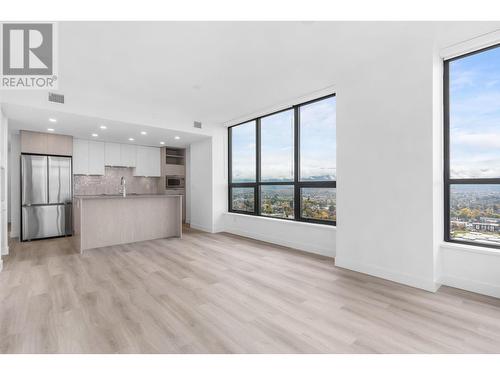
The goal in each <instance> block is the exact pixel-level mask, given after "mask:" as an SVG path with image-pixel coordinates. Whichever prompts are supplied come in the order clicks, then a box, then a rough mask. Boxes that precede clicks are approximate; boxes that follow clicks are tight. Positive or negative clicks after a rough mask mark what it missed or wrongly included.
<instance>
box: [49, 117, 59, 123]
mask: <svg viewBox="0 0 500 375" xmlns="http://www.w3.org/2000/svg"><path fill="white" fill-rule="evenodd" d="M49 121H50V122H57V120H56V119H55V118H52V117H51V118H49Z"/></svg>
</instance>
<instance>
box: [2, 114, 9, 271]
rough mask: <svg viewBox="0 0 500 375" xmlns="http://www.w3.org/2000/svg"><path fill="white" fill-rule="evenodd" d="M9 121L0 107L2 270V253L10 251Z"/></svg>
mask: <svg viewBox="0 0 500 375" xmlns="http://www.w3.org/2000/svg"><path fill="white" fill-rule="evenodd" d="M7 150H8V121H7V118H6V117H5V116H4V114H3V112H2V110H1V109H0V270H1V269H2V267H3V261H2V259H1V258H2V255H6V254H8V253H9V245H8V237H7V234H8V232H7V207H8V204H7V202H8V197H7V190H8V189H7V180H8V178H7V174H8V173H9V163H8V158H7V154H8V151H7Z"/></svg>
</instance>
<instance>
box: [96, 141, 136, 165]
mask: <svg viewBox="0 0 500 375" xmlns="http://www.w3.org/2000/svg"><path fill="white" fill-rule="evenodd" d="M104 149H105V150H104V151H105V164H106V165H108V166H111V167H135V158H136V146H135V145H125V144H121V143H112V142H106V143H105V145H104Z"/></svg>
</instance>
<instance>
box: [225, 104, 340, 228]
mask: <svg viewBox="0 0 500 375" xmlns="http://www.w3.org/2000/svg"><path fill="white" fill-rule="evenodd" d="M296 113H298V115H299V116H298V119H296V118H295V115H296ZM335 116H336V99H335V97H334V96H331V97H328V98H325V99H321V100H318V101H314V102H311V103H307V104H304V105H299V106H297V107H296V108H295V107H294V108H292V109H289V110H285V111H281V112H278V113H275V114H272V115H269V116H264V117H262V118H260V119H258V120H254V121H249V122H247V123H244V124H242V125H237V126H234V127H232V128H231V130H230V137H231V150H230V152H231V165H230V170H231V182H230V202H229V203H230V208H231V210H232V211H235V212H243V213H250V214H258V215H260V216H267V217H274V218H282V219H290V220H303V221H315V222H324V223H332V224H333V223H335V222H336V217H337V212H336V119H335ZM258 128H259V130H260V132H259V133H260V139H257V134H258V132H257V129H258ZM295 134H299V139H298V142H296V140H295V138H294V137H295ZM258 142H260V155H259V160H260V165H257V158H256V152H257V143H258ZM296 154H298V155H299V158H298V159H299V160H300V162H299V165H295V156H296ZM257 171H259V172H257ZM257 176H260V180H259V181H257ZM256 196H258V201H256ZM296 197H298V198H296ZM296 199H298V202H296Z"/></svg>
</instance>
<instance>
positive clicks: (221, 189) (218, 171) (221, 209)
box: [212, 128, 228, 232]
mask: <svg viewBox="0 0 500 375" xmlns="http://www.w3.org/2000/svg"><path fill="white" fill-rule="evenodd" d="M213 134H214V135H213V136H212V171H213V231H214V232H221V231H224V230H225V229H226V226H225V217H224V215H225V214H226V212H227V204H228V202H227V191H228V186H227V184H228V179H227V171H228V169H227V129H226V128H219V129H217V130H214V133H213Z"/></svg>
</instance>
